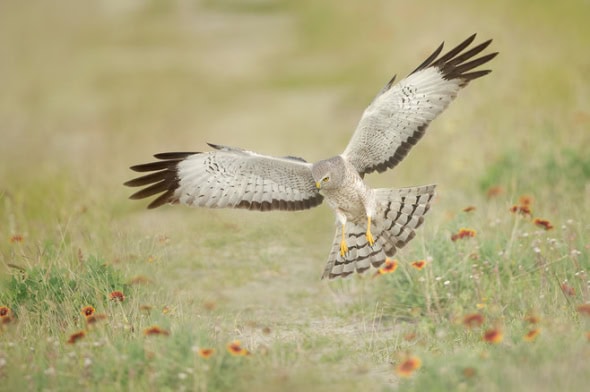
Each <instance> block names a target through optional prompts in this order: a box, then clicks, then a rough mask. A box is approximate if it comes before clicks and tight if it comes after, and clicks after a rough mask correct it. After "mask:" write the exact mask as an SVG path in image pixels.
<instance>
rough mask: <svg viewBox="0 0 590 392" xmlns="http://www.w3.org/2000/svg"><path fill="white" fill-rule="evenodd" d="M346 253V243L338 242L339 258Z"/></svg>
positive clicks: (343, 241)
mask: <svg viewBox="0 0 590 392" xmlns="http://www.w3.org/2000/svg"><path fill="white" fill-rule="evenodd" d="M346 253H348V246H347V245H346V241H345V240H342V241H341V242H340V256H342V257H344V255H346Z"/></svg>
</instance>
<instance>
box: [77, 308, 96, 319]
mask: <svg viewBox="0 0 590 392" xmlns="http://www.w3.org/2000/svg"><path fill="white" fill-rule="evenodd" d="M94 312H95V309H94V308H93V307H92V306H90V305H88V306H84V307H83V308H82V311H81V312H80V313H82V314H83V315H84V317H90V316H92V315H93V314H94Z"/></svg>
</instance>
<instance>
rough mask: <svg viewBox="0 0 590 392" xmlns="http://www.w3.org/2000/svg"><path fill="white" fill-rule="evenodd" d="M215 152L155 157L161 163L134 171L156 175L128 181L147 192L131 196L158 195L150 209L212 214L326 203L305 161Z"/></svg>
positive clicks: (224, 149) (223, 149)
mask: <svg viewBox="0 0 590 392" xmlns="http://www.w3.org/2000/svg"><path fill="white" fill-rule="evenodd" d="M209 145H210V146H211V147H213V148H215V149H216V151H210V152H204V153H194V152H170V153H163V154H156V155H154V156H155V157H156V158H158V159H160V161H158V162H152V163H145V164H142V165H136V166H132V167H131V170H134V171H137V172H154V173H150V174H147V175H144V176H142V177H138V178H135V179H133V180H130V181H127V182H126V183H125V185H127V186H132V187H135V186H146V188H144V189H142V190H140V191H139V192H136V193H134V194H133V195H131V197H130V198H131V199H143V198H146V197H150V196H154V195H158V194H160V193H161V194H160V195H159V196H158V197H157V198H156V199H155V200H153V201H152V202H151V203H150V204H149V206H148V208H156V207H159V206H161V205H162V204H166V203H181V204H186V205H189V206H198V207H209V208H222V207H228V208H245V209H249V210H258V211H270V210H289V211H294V210H304V209H308V208H312V207H315V206H317V205H319V204H320V203H321V202H322V198H323V197H322V196H321V195H320V194H319V192H318V189H317V188H316V186H315V182H314V180H313V177H312V174H311V164H310V163H307V162H305V161H304V160H302V159H301V158H292V157H285V158H274V157H269V156H264V155H259V154H256V153H253V152H250V151H245V150H241V149H237V148H231V147H225V146H218V145H214V144H209Z"/></svg>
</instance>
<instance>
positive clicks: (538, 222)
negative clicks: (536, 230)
mask: <svg viewBox="0 0 590 392" xmlns="http://www.w3.org/2000/svg"><path fill="white" fill-rule="evenodd" d="M533 223H534V224H535V225H537V226H539V227H542V228H544V229H545V230H551V229H553V225H552V224H551V222H549V221H548V220H547V219H541V218H535V220H533Z"/></svg>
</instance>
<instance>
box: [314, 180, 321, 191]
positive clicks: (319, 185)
mask: <svg viewBox="0 0 590 392" xmlns="http://www.w3.org/2000/svg"><path fill="white" fill-rule="evenodd" d="M315 187H316V188H318V189H322V183H321V182H320V181H317V182H316V183H315Z"/></svg>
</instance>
